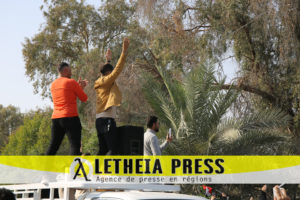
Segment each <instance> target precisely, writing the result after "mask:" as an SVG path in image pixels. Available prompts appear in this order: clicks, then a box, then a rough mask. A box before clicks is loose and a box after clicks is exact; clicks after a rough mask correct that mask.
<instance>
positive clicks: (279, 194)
mask: <svg viewBox="0 0 300 200" xmlns="http://www.w3.org/2000/svg"><path fill="white" fill-rule="evenodd" d="M273 198H274V200H290V197H289V196H288V195H287V194H286V191H285V189H284V188H279V187H278V185H275V186H274V187H273Z"/></svg>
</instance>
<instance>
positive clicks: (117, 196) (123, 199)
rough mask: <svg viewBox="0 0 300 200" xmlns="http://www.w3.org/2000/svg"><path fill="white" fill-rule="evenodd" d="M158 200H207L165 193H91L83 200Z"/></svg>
mask: <svg viewBox="0 0 300 200" xmlns="http://www.w3.org/2000/svg"><path fill="white" fill-rule="evenodd" d="M102 199H103V200H142V199H144V200H146V199H147V200H150V199H151V200H152V199H153V200H154V199H155V200H158V199H181V200H207V199H206V198H204V197H197V196H191V195H185V194H176V193H167V192H141V191H126V192H92V193H89V194H88V195H87V196H86V197H85V198H84V200H102Z"/></svg>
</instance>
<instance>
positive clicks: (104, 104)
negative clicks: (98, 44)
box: [94, 38, 129, 155]
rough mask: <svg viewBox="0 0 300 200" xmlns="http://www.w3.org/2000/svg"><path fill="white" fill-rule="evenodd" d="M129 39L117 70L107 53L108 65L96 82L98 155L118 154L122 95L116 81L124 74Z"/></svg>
mask: <svg viewBox="0 0 300 200" xmlns="http://www.w3.org/2000/svg"><path fill="white" fill-rule="evenodd" d="M128 47H129V40H128V38H124V40H123V49H122V53H121V56H120V58H119V60H118V63H117V65H116V67H115V68H113V66H112V65H111V64H109V63H110V59H111V52H110V50H108V51H107V53H106V60H107V63H106V64H104V65H103V66H102V67H101V68H100V72H101V77H100V78H98V79H97V80H96V81H95V85H94V88H95V90H96V96H97V97H96V98H97V102H96V129H97V136H98V141H99V152H98V155H116V153H117V144H116V142H117V127H116V121H115V117H116V107H117V106H120V105H121V101H122V94H121V92H120V90H119V88H118V85H117V83H116V79H117V78H118V76H119V75H120V73H121V72H122V70H123V68H124V65H125V59H126V56H127V50H128Z"/></svg>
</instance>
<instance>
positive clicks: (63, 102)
mask: <svg viewBox="0 0 300 200" xmlns="http://www.w3.org/2000/svg"><path fill="white" fill-rule="evenodd" d="M51 94H52V100H53V104H54V110H53V114H52V119H56V118H63V117H75V116H78V111H77V102H76V99H77V97H78V98H79V99H80V100H81V101H82V102H86V101H87V99H88V97H87V95H86V94H85V93H84V91H83V90H82V88H81V87H80V85H79V84H78V82H77V81H75V80H74V79H70V78H66V77H60V78H58V79H56V80H55V81H53V83H52V84H51Z"/></svg>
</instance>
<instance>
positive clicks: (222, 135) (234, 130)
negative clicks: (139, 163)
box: [144, 65, 290, 155]
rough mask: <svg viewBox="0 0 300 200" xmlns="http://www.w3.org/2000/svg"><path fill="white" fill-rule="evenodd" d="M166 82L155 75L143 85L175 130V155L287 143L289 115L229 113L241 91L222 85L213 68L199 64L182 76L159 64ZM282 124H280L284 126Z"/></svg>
mask: <svg viewBox="0 0 300 200" xmlns="http://www.w3.org/2000/svg"><path fill="white" fill-rule="evenodd" d="M157 68H158V71H159V72H160V75H161V77H162V80H163V82H158V81H157V80H155V79H153V78H152V79H151V77H148V78H147V81H146V82H145V84H144V94H145V97H146V99H147V100H148V102H149V104H150V105H151V106H152V108H153V109H154V111H155V113H156V114H157V115H158V116H159V118H160V120H161V121H162V122H163V123H164V124H166V125H167V126H170V127H172V129H173V130H174V131H175V133H176V139H177V140H176V141H174V144H173V145H172V147H171V151H170V152H169V153H172V154H175V155H177V154H188V155H198V154H229V155H232V154H237V155H238V154H277V153H280V152H282V151H279V150H282V149H280V147H282V145H283V144H284V145H286V143H285V142H284V141H287V139H288V138H287V135H285V134H283V132H284V130H285V129H286V127H287V126H288V123H289V120H290V118H289V116H287V115H286V114H285V113H284V112H282V111H280V110H277V109H276V110H275V109H273V110H268V111H263V112H258V113H253V114H251V115H249V116H248V117H245V118H242V119H235V118H233V117H230V116H225V114H226V111H227V110H228V108H229V107H230V106H231V105H232V104H233V102H234V101H235V100H236V97H237V92H236V91H235V90H232V89H229V90H226V91H223V90H222V85H223V84H224V79H221V80H219V81H217V80H216V78H215V75H214V70H213V67H207V66H205V65H201V66H200V67H199V68H195V69H194V70H193V71H191V72H189V73H188V74H187V75H186V76H185V77H184V78H183V81H182V82H180V81H177V80H174V79H171V77H170V74H169V72H168V70H164V69H162V68H161V67H159V66H158V67H157ZM280 128H282V129H280Z"/></svg>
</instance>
